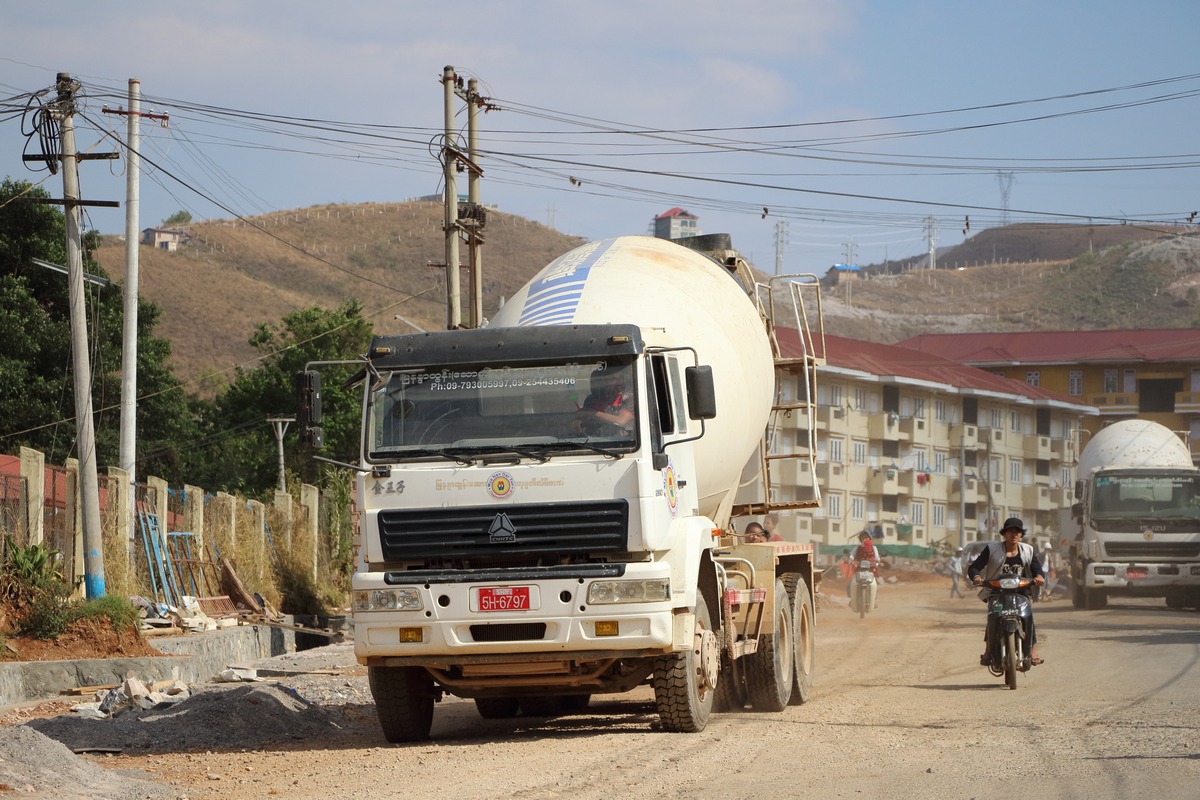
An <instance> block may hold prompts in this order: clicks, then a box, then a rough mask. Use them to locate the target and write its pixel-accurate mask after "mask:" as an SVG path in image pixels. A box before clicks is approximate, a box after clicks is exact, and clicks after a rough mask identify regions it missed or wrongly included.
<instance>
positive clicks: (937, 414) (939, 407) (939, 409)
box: [933, 399, 946, 422]
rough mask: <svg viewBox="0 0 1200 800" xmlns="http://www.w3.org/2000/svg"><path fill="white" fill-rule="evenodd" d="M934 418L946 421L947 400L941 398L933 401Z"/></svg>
mask: <svg viewBox="0 0 1200 800" xmlns="http://www.w3.org/2000/svg"><path fill="white" fill-rule="evenodd" d="M933 418H934V419H935V420H937V421H938V422H945V421H946V401H945V400H940V399H939V400H934V401H933Z"/></svg>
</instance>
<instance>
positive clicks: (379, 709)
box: [367, 667, 434, 743]
mask: <svg viewBox="0 0 1200 800" xmlns="http://www.w3.org/2000/svg"><path fill="white" fill-rule="evenodd" d="M367 678H368V681H369V682H370V685H371V695H372V696H373V697H374V698H375V712H376V713H377V714H378V715H379V725H380V727H382V728H383V736H384V738H385V739H387V740H388V741H389V742H392V743H396V742H415V741H420V740H422V739H428V738H429V729H430V728H431V727H432V726H433V700H434V689H433V678H432V677H431V676H430V675H429V673H428V672H426V671H425V670H424V669H422V668H420V667H368V668H367Z"/></svg>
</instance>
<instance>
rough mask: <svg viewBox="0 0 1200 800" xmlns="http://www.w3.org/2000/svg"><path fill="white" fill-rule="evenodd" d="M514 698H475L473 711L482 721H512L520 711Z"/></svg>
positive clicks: (518, 704) (518, 703)
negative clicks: (477, 713) (476, 712)
mask: <svg viewBox="0 0 1200 800" xmlns="http://www.w3.org/2000/svg"><path fill="white" fill-rule="evenodd" d="M520 707H521V705H520V701H518V700H517V698H515V697H476V698H475V710H476V711H478V712H479V716H481V717H483V718H484V719H512V718H513V717H515V716H516V715H517V711H518V710H519V709H520Z"/></svg>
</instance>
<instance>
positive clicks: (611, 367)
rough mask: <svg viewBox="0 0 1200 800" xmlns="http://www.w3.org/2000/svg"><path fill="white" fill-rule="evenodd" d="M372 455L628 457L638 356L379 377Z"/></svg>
mask: <svg viewBox="0 0 1200 800" xmlns="http://www.w3.org/2000/svg"><path fill="white" fill-rule="evenodd" d="M380 378H381V380H379V381H378V382H377V384H376V387H375V388H374V389H373V390H372V391H371V393H370V406H369V409H368V411H367V427H368V430H367V437H366V441H367V443H368V452H367V458H368V460H370V461H395V460H402V459H410V458H430V457H445V458H451V459H457V460H461V459H462V458H463V457H466V458H468V459H469V458H471V457H473V456H476V455H478V456H486V455H488V454H493V453H504V454H515V455H518V456H529V457H534V458H537V459H544V458H547V457H550V456H557V455H562V454H566V453H571V452H572V450H577V451H578V452H580V453H584V452H588V453H594V452H603V453H605V454H610V453H619V452H629V451H631V450H633V449H634V448H636V446H637V425H636V419H637V417H636V411H635V408H636V399H637V398H636V386H637V381H635V380H634V371H633V364H632V361H631V360H626V361H622V362H614V361H611V360H607V361H600V360H591V361H584V362H567V363H555V364H537V365H533V366H530V365H512V366H509V365H495V364H490V365H487V366H479V367H472V366H462V367H459V366H456V367H454V368H441V367H421V368H416V369H404V370H393V371H391V372H384V373H382V374H381V375H380Z"/></svg>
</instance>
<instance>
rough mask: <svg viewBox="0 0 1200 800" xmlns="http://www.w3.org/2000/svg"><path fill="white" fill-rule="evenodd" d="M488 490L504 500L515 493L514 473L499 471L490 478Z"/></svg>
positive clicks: (498, 498) (492, 494)
mask: <svg viewBox="0 0 1200 800" xmlns="http://www.w3.org/2000/svg"><path fill="white" fill-rule="evenodd" d="M487 490H488V494H490V495H491V496H492V497H494V498H496V499H497V500H503V499H504V498H506V497H508V496H509V495H511V494H512V493H513V479H512V475H509V474H508V473H507V472H497V473H496V474H494V475H492V477H490V478H488V482H487Z"/></svg>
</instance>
